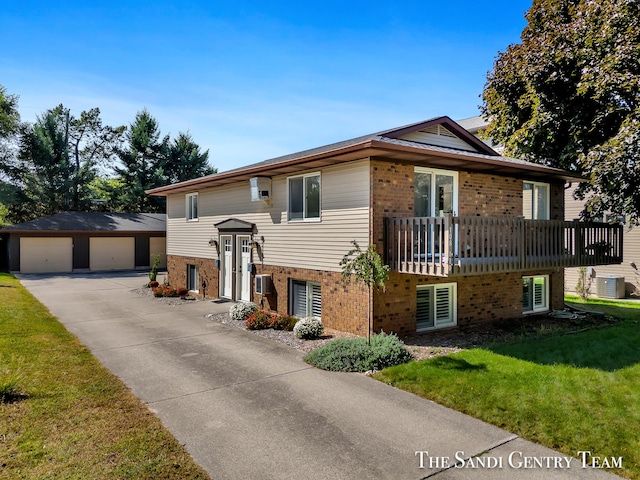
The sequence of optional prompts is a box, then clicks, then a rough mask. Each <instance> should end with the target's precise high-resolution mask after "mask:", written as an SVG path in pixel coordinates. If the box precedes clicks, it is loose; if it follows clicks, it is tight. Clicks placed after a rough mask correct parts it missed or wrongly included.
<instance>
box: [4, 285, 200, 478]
mask: <svg viewBox="0 0 640 480" xmlns="http://www.w3.org/2000/svg"><path fill="white" fill-rule="evenodd" d="M0 391H4V395H3V397H4V398H3V400H2V401H0V444H1V446H2V448H0V477H2V478H16V479H46V478H65V479H86V478H91V479H113V478H118V479H139V478H155V479H185V478H188V479H207V478H209V476H208V475H207V473H206V472H204V471H203V470H202V469H201V468H200V467H199V466H198V465H196V464H195V462H194V461H193V459H192V458H191V457H190V455H189V454H188V453H187V452H186V450H185V449H184V448H183V447H182V446H181V445H180V444H179V443H178V442H177V441H176V440H175V438H173V436H172V435H171V434H170V433H169V432H168V431H167V430H166V429H165V428H164V427H163V426H162V424H161V423H160V421H159V420H158V418H157V417H156V416H154V415H153V414H152V413H151V412H150V411H149V410H148V409H147V408H146V406H145V405H144V404H142V402H140V401H139V400H138V399H137V398H136V397H134V396H133V395H132V394H131V393H130V392H129V391H128V389H127V388H126V386H125V385H124V384H123V383H122V382H121V381H120V380H119V379H118V378H116V377H115V376H113V375H112V374H111V373H110V372H109V371H108V370H106V369H105V368H104V367H103V366H102V365H101V364H100V363H99V362H98V361H97V360H96V359H95V358H94V357H93V356H92V355H91V353H90V352H89V351H88V349H87V348H86V347H84V346H83V345H81V344H80V343H79V342H78V340H77V339H76V337H74V336H73V335H71V334H70V333H68V332H67V330H66V329H65V328H64V327H63V326H62V325H61V324H60V323H59V322H58V321H57V320H56V319H55V317H53V316H52V315H51V314H50V313H49V311H48V310H47V309H46V308H45V307H44V306H43V305H42V304H40V303H39V302H38V301H37V300H36V299H35V298H33V297H32V296H31V295H30V294H29V293H28V292H27V291H26V290H25V289H24V288H23V287H22V286H21V285H20V283H19V282H18V281H17V280H16V279H15V278H13V277H12V276H10V275H8V274H3V273H0Z"/></svg>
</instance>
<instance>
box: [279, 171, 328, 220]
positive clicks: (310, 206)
mask: <svg viewBox="0 0 640 480" xmlns="http://www.w3.org/2000/svg"><path fill="white" fill-rule="evenodd" d="M287 190H288V194H289V205H288V219H289V221H305V220H320V174H319V173H312V174H309V175H300V176H298V177H289V178H288V179H287Z"/></svg>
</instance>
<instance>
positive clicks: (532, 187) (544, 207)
mask: <svg viewBox="0 0 640 480" xmlns="http://www.w3.org/2000/svg"><path fill="white" fill-rule="evenodd" d="M522 214H523V215H524V218H526V219H528V220H549V184H548V183H538V182H526V181H525V182H524V183H523V185H522Z"/></svg>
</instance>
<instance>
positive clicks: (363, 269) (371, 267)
mask: <svg viewBox="0 0 640 480" xmlns="http://www.w3.org/2000/svg"><path fill="white" fill-rule="evenodd" d="M351 243H352V244H353V248H352V249H351V250H349V251H348V252H347V254H346V255H345V256H344V257H342V260H341V261H340V266H341V267H342V281H343V282H344V283H346V284H349V283H351V280H355V282H356V283H360V282H362V283H363V284H365V285H366V286H367V289H368V301H367V312H368V315H367V317H368V318H367V339H368V341H369V342H370V341H371V292H372V290H373V289H374V288H376V289H381V290H382V291H384V290H385V289H386V283H387V280H389V266H388V265H385V264H384V262H383V261H382V258H381V257H380V255H379V254H378V252H376V246H375V244H370V245H369V246H368V247H367V249H366V250H364V251H363V250H362V249H361V248H360V245H358V242H356V241H355V240H353V241H352V242H351Z"/></svg>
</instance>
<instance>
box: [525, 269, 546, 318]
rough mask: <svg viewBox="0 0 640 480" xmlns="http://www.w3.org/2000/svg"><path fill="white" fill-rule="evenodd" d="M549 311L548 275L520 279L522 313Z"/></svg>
mask: <svg viewBox="0 0 640 480" xmlns="http://www.w3.org/2000/svg"><path fill="white" fill-rule="evenodd" d="M547 310H549V275H536V276H532V277H522V313H537V312H546V311H547Z"/></svg>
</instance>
